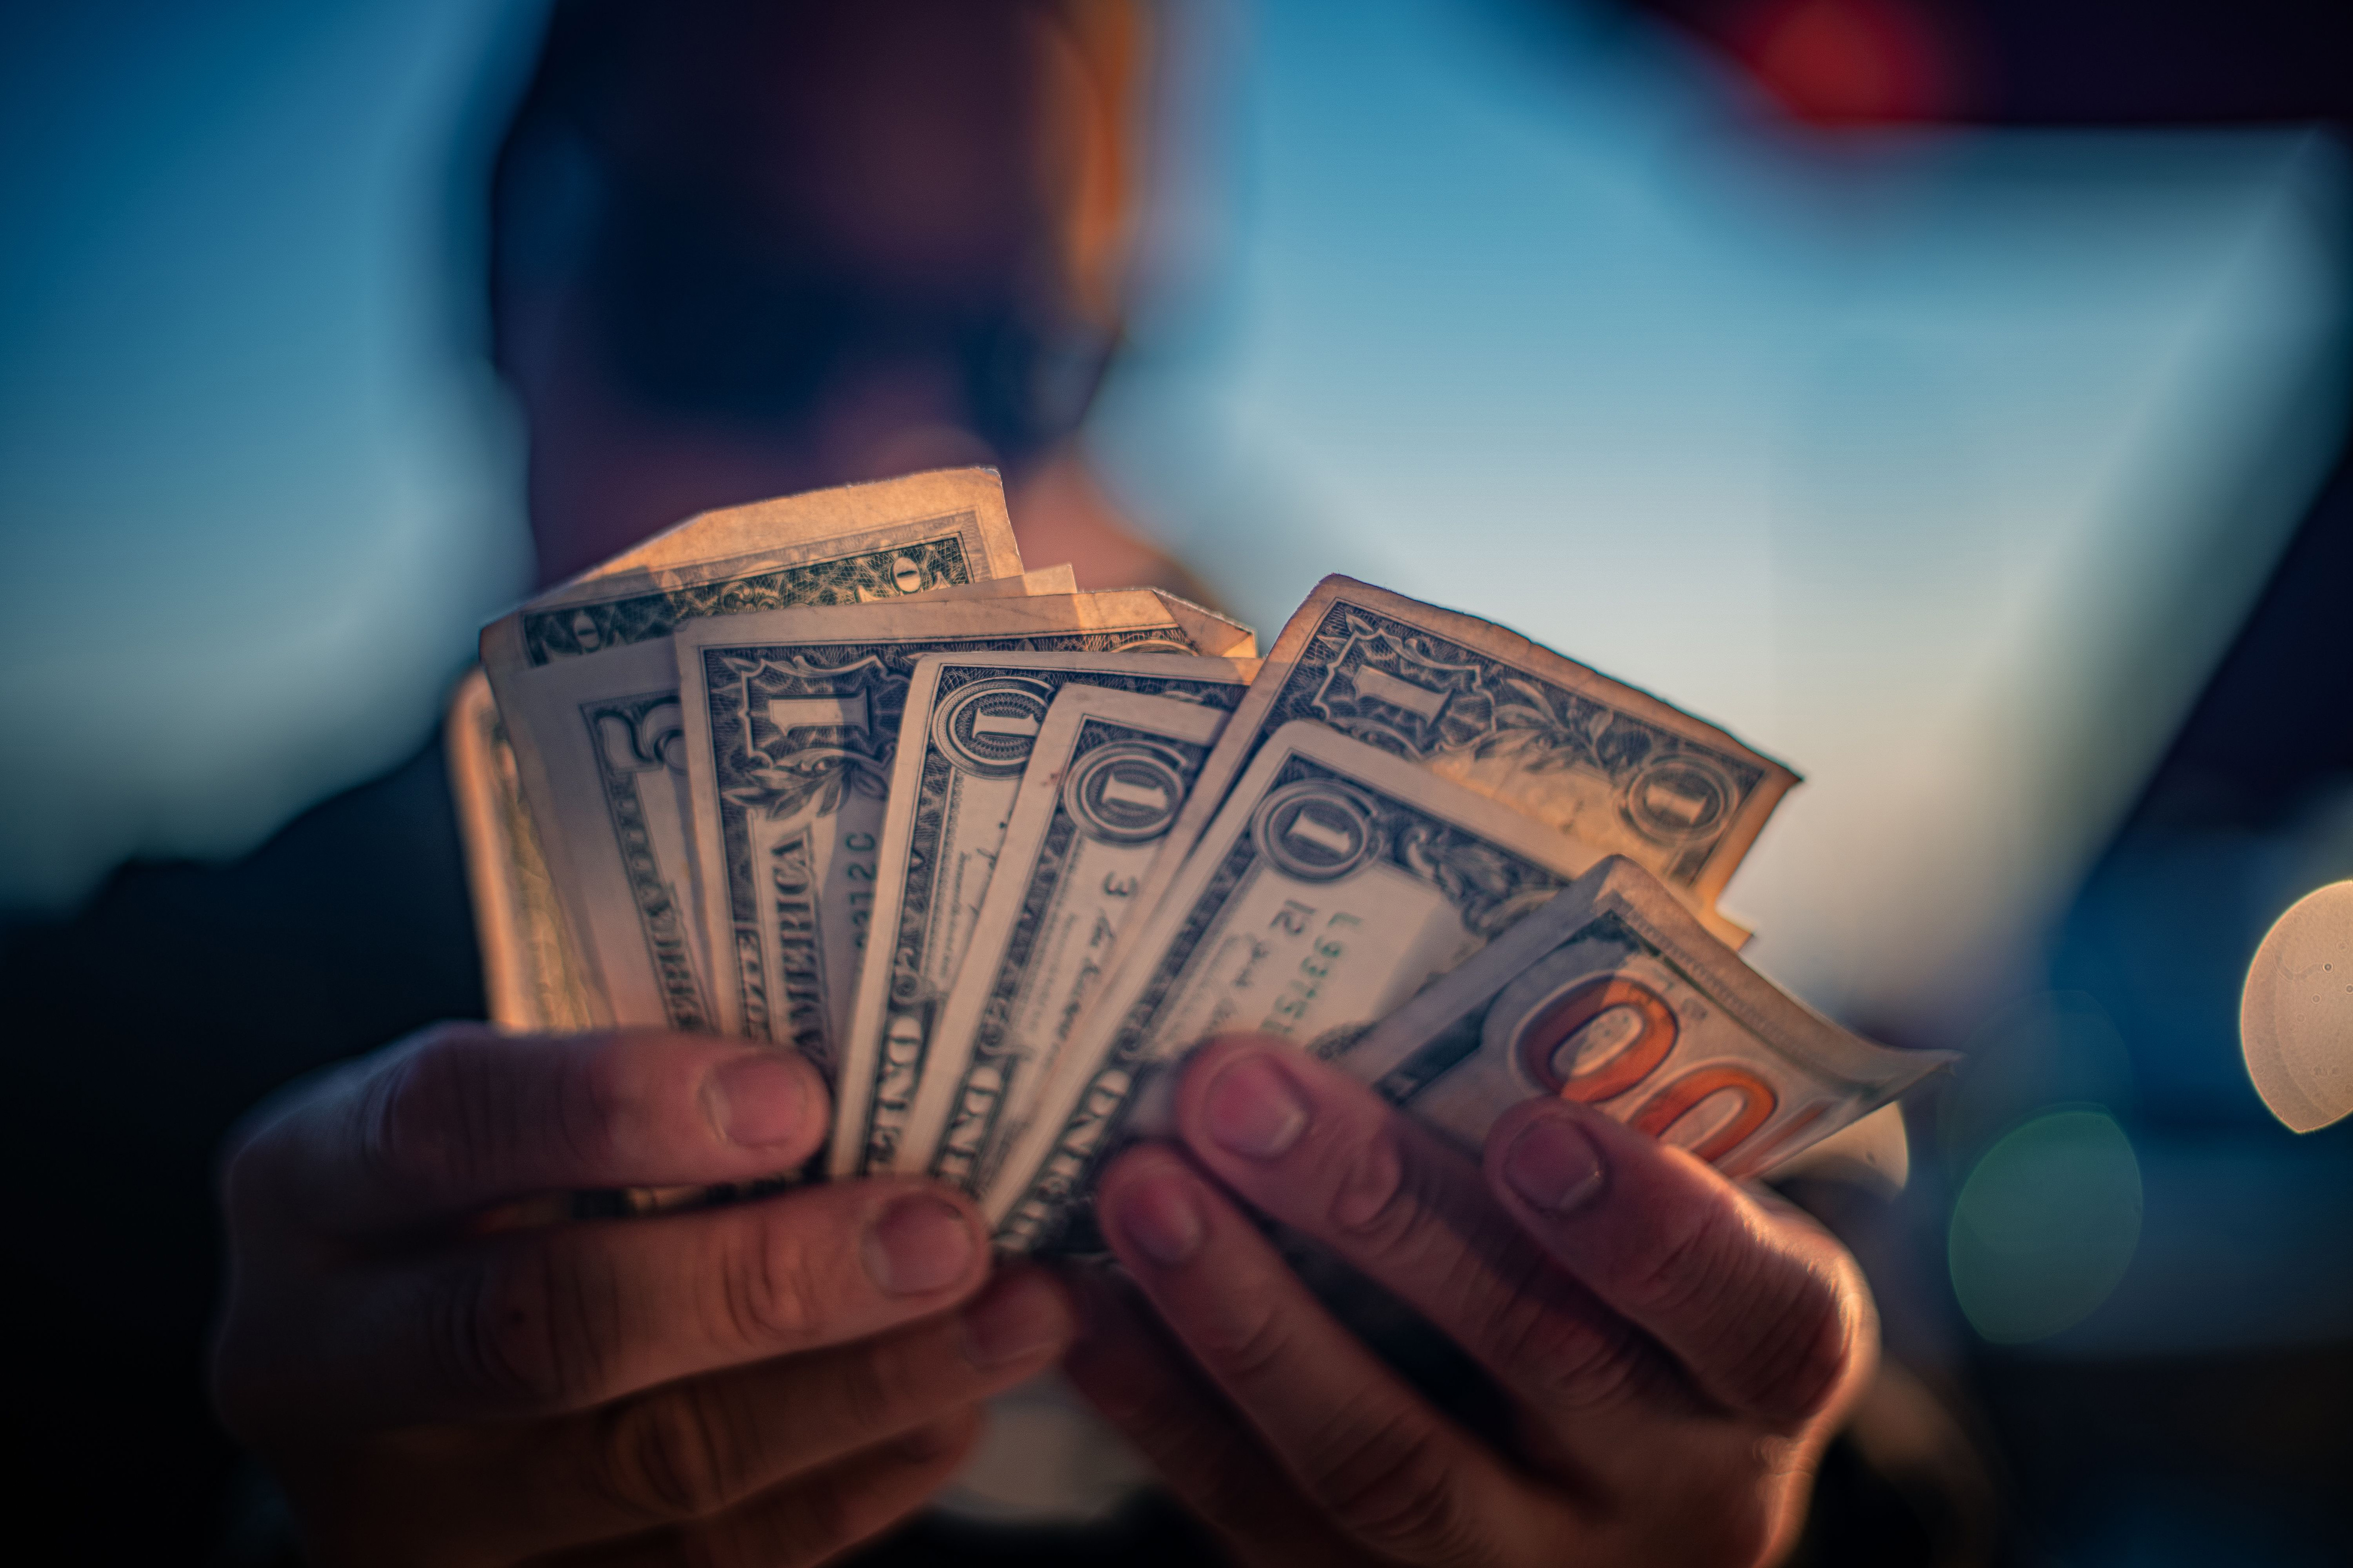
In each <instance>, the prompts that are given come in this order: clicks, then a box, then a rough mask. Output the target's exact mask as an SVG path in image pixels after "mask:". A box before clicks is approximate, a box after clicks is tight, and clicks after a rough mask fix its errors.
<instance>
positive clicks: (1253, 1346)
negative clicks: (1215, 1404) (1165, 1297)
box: [1192, 1300, 1291, 1383]
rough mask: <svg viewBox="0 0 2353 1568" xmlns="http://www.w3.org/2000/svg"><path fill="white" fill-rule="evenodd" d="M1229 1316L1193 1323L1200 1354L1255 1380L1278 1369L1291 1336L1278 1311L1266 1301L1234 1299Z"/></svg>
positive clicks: (1237, 1375)
mask: <svg viewBox="0 0 2353 1568" xmlns="http://www.w3.org/2000/svg"><path fill="white" fill-rule="evenodd" d="M1233 1309H1234V1310H1232V1311H1231V1313H1230V1314H1229V1315H1224V1316H1220V1317H1219V1318H1217V1319H1215V1320H1212V1321H1208V1322H1204V1323H1198V1324H1196V1325H1194V1327H1193V1330H1192V1331H1193V1333H1194V1334H1195V1335H1197V1336H1198V1339H1197V1343H1198V1345H1199V1347H1200V1350H1201V1352H1202V1353H1203V1355H1204V1356H1205V1357H1207V1358H1208V1359H1210V1360H1213V1361H1215V1362H1216V1363H1218V1365H1219V1367H1220V1368H1221V1369H1222V1370H1223V1371H1224V1372H1225V1373H1227V1375H1229V1376H1230V1377H1233V1378H1236V1379H1238V1380H1240V1381H1244V1382H1249V1383H1256V1382H1258V1381H1260V1380H1261V1379H1262V1378H1265V1377H1267V1376H1269V1375H1270V1374H1271V1373H1276V1372H1279V1371H1280V1369H1281V1367H1282V1363H1283V1362H1284V1360H1285V1359H1286V1357H1287V1354H1288V1350H1289V1346H1290V1342H1291V1335H1290V1333H1289V1331H1287V1329H1286V1327H1285V1325H1284V1322H1283V1321H1282V1314H1281V1313H1279V1312H1277V1311H1276V1310H1274V1308H1273V1307H1272V1306H1271V1304H1268V1303H1265V1302H1261V1301H1255V1300H1236V1301H1235V1302H1234V1303H1233Z"/></svg>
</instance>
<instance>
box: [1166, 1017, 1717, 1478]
mask: <svg viewBox="0 0 2353 1568" xmlns="http://www.w3.org/2000/svg"><path fill="white" fill-rule="evenodd" d="M1177 1121H1178V1126H1179V1128H1180V1129H1181V1130H1182V1131H1183V1132H1184V1135H1185V1138H1186V1142H1187V1144H1188V1145H1189V1146H1190V1147H1191V1148H1192V1150H1193V1152H1194V1153H1195V1155H1196V1156H1197V1157H1198V1159H1199V1160H1200V1161H1201V1163H1203V1164H1205V1165H1207V1166H1208V1168H1209V1169H1210V1170H1211V1171H1213V1172H1214V1173H1216V1174H1217V1175H1218V1176H1219V1178H1220V1179H1221V1180H1222V1181H1224V1182H1225V1183H1226V1184H1227V1185H1228V1186H1229V1187H1231V1188H1232V1189H1233V1190H1234V1191H1235V1192H1236V1193H1238V1194H1240V1195H1241V1196H1242V1197H1243V1198H1245V1199H1247V1200H1248V1201H1249V1202H1250V1204H1251V1205H1253V1206H1255V1207H1257V1208H1259V1209H1261V1210H1263V1211H1264V1212H1265V1213H1267V1214H1268V1215H1271V1216H1272V1217H1274V1218H1275V1219H1278V1220H1281V1221H1282V1223H1284V1224H1285V1225H1288V1226H1293V1228H1294V1229H1297V1230H1299V1231H1301V1232H1303V1233H1304V1234H1306V1235H1308V1236H1310V1237H1314V1239H1316V1240H1317V1241H1320V1242H1322V1243H1323V1244H1324V1246H1326V1247H1330V1248H1331V1249H1332V1250H1333V1251H1334V1252H1335V1253H1337V1254H1338V1255H1339V1256H1340V1257H1341V1258H1343V1259H1344V1260H1345V1261H1346V1262H1347V1263H1348V1264H1349V1265H1351V1266H1352V1267H1354V1268H1356V1269H1357V1270H1358V1271H1359V1272H1360V1273H1362V1274H1364V1275H1366V1277H1367V1278H1369V1279H1372V1280H1374V1281H1375V1282H1376V1283H1377V1284H1379V1285H1381V1286H1383V1287H1384V1288H1386V1289H1388V1290H1389V1291H1391V1292H1392V1293H1394V1294H1395V1295H1397V1296H1398V1298H1399V1299H1401V1300H1404V1301H1405V1302H1406V1303H1407V1304H1408V1305H1409V1306H1411V1307H1412V1308H1413V1309H1414V1310H1416V1311H1418V1312H1419V1313H1420V1314H1421V1315H1422V1317H1424V1318H1426V1319H1427V1320H1429V1321H1430V1323H1431V1324H1432V1325H1433V1326H1434V1327H1436V1328H1437V1329H1438V1330H1439V1331H1440V1332H1442V1333H1444V1334H1446V1335H1447V1336H1448V1337H1449V1338H1451V1339H1452V1340H1453V1341H1454V1342H1456V1343H1457V1344H1459V1345H1461V1347H1462V1348H1463V1349H1464V1350H1465V1351H1468V1352H1470V1353H1471V1354H1472V1356H1473V1357H1474V1358H1476V1359H1477V1360H1478V1361H1479V1363H1481V1364H1482V1365H1483V1366H1484V1367H1486V1368H1487V1370H1488V1371H1489V1372H1490V1373H1493V1375H1494V1376H1495V1378H1496V1380H1497V1381H1498V1382H1500V1383H1501V1384H1503V1385H1504V1387H1505V1388H1506V1389H1508V1390H1510V1391H1511V1392H1513V1393H1514V1394H1518V1395H1520V1396H1521V1397H1522V1398H1523V1399H1525V1401H1527V1402H1528V1403H1529V1404H1530V1405H1534V1406H1535V1407H1536V1408H1538V1409H1540V1410H1542V1411H1544V1412H1545V1413H1546V1415H1547V1416H1548V1417H1550V1418H1552V1419H1553V1420H1555V1421H1556V1422H1557V1421H1558V1420H1559V1418H1560V1417H1562V1416H1563V1415H1590V1414H1592V1413H1595V1412H1598V1411H1603V1410H1608V1411H1610V1412H1611V1413H1612V1414H1613V1417H1614V1419H1615V1423H1616V1425H1617V1426H1618V1427H1620V1429H1621V1431H1622V1428H1623V1427H1624V1426H1626V1424H1627V1423H1629V1422H1632V1423H1634V1424H1636V1425H1638V1426H1639V1425H1644V1424H1647V1423H1648V1422H1649V1420H1650V1418H1651V1416H1652V1415H1657V1414H1660V1413H1671V1412H1673V1411H1674V1410H1676V1408H1677V1407H1678V1406H1679V1405H1680V1406H1683V1407H1687V1406H1688V1405H1689V1403H1690V1400H1689V1395H1688V1394H1684V1393H1683V1392H1682V1391H1681V1390H1680V1389H1679V1388H1678V1387H1677V1385H1676V1382H1675V1379H1674V1377H1673V1375H1672V1372H1671V1370H1670V1369H1669V1368H1667V1367H1666V1365H1665V1364H1664V1363H1663V1361H1662V1358H1661V1357H1660V1355H1659V1353H1658V1352H1657V1350H1656V1349H1655V1348H1654V1347H1652V1346H1650V1345H1647V1344H1645V1343H1644V1342H1642V1337H1641V1334H1640V1333H1638V1332H1636V1331H1634V1329H1633V1328H1632V1327H1631V1326H1630V1324H1629V1323H1628V1322H1627V1321H1626V1320H1625V1319H1623V1318H1622V1317H1620V1315H1619V1314H1617V1313H1616V1312H1614V1311H1611V1310H1609V1309H1608V1308H1607V1307H1606V1306H1604V1305H1603V1304H1602V1303H1601V1302H1599V1300H1596V1299H1595V1298H1594V1296H1593V1294H1592V1293H1591V1292H1589V1291H1588V1290H1586V1289H1584V1288H1582V1287H1581V1286H1580V1285H1579V1284H1578V1283H1577V1280H1576V1279H1574V1278H1572V1277H1571V1276H1570V1275H1569V1274H1568V1273H1567V1271H1565V1270H1564V1269H1562V1268H1558V1267H1557V1266H1556V1265H1555V1264H1554V1263H1553V1262H1552V1261H1551V1259H1549V1258H1547V1257H1546V1255H1545V1253H1544V1251H1543V1249H1542V1248H1541V1247H1537V1246H1536V1245H1535V1242H1534V1241H1532V1240H1531V1239H1530V1238H1529V1237H1527V1236H1526V1235H1525V1234H1524V1233H1523V1231H1522V1230H1521V1227H1520V1226H1519V1225H1518V1224H1517V1223H1516V1222H1515V1221H1514V1219H1513V1217H1512V1215H1510V1213H1509V1212H1507V1211H1506V1210H1505V1209H1504V1208H1503V1207H1502V1206H1501V1205H1498V1204H1497V1203H1496V1202H1495V1200H1494V1198H1493V1196H1492V1195H1491V1194H1489V1193H1488V1192H1487V1190H1486V1184H1485V1182H1484V1181H1483V1180H1482V1177H1481V1175H1480V1173H1479V1169H1478V1167H1477V1166H1475V1165H1474V1164H1472V1163H1471V1161H1470V1160H1469V1159H1467V1158H1466V1157H1464V1156H1463V1155H1462V1154H1461V1152H1458V1151H1456V1150H1454V1149H1452V1148H1451V1147H1449V1146H1447V1145H1446V1144H1444V1143H1442V1142H1440V1141H1439V1139H1438V1138H1437V1137H1436V1136H1435V1135H1434V1134H1432V1133H1431V1132H1430V1131H1428V1130H1427V1129H1426V1128H1424V1127H1422V1126H1421V1125H1420V1124H1419V1123H1418V1122H1416V1121H1412V1120H1411V1119H1410V1118H1409V1117H1406V1116H1404V1115H1403V1114H1401V1113H1399V1112H1398V1110H1396V1109H1395V1108H1393V1107H1391V1106H1390V1105H1388V1103H1387V1102H1386V1101H1384V1100H1381V1099H1380V1098H1379V1097H1378V1096H1377V1095H1376V1094H1375V1093H1374V1092H1373V1091H1372V1090H1371V1089H1368V1088H1366V1086H1365V1085H1363V1084H1361V1083H1358V1082H1357V1081H1356V1079H1352V1078H1350V1077H1348V1076H1347V1075H1346V1074H1345V1073H1342V1072H1340V1071H1338V1070H1336V1069H1335V1068H1329V1067H1326V1066H1324V1064H1322V1063H1320V1062H1316V1061H1314V1060H1313V1059H1311V1058H1307V1057H1304V1056H1303V1055H1301V1054H1300V1052H1299V1051H1298V1050H1297V1048H1296V1047H1291V1046H1287V1045H1284V1044H1282V1043H1281V1042H1279V1041H1274V1040H1270V1039H1267V1038H1265V1037H1248V1036H1246V1037H1235V1038H1229V1039H1224V1040H1219V1041H1215V1042H1212V1043H1211V1044H1210V1045H1208V1046H1207V1047H1203V1048H1202V1050H1201V1051H1200V1052H1199V1053H1198V1057H1197V1059H1196V1060H1194V1061H1193V1062H1192V1063H1190V1064H1188V1066H1187V1070H1186V1073H1185V1076H1184V1079H1183V1080H1182V1081H1181V1083H1180V1084H1179V1085H1178V1088H1177ZM1582 1447H1592V1445H1590V1444H1588V1445H1583V1446H1582ZM1587 1458H1599V1459H1601V1460H1603V1461H1604V1462H1606V1461H1607V1455H1604V1454H1600V1453H1599V1452H1596V1453H1590V1454H1588V1455H1587Z"/></svg>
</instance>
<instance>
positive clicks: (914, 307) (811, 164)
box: [492, 0, 1134, 580]
mask: <svg viewBox="0 0 2353 1568" xmlns="http://www.w3.org/2000/svg"><path fill="white" fill-rule="evenodd" d="M1077 9H1078V8H1073V10H1072V11H1071V12H1068V13H1066V12H1065V11H1064V10H1063V9H1061V8H1059V7H1054V6H1049V5H1041V4H1029V3H1017V0H898V3H894V4H892V5H861V4H845V3H839V0H837V3H827V4H797V5H775V4H767V5H752V4H744V3H742V0H692V3H690V4H683V5H669V6H662V7H636V6H628V5H571V6H566V7H563V8H561V9H560V10H559V12H558V14H557V16H556V18H555V20H554V24H553V26H552V28H551V34H550V37H549V40H548V44H547V47H546V49H545V52H544V54H543V58H542V62H541V66H540V69H539V73H538V76H537V79H535V81H534V83H533V89H532V91H531V93H530V95H529V97H528V98H527V100H526V101H525V103H524V105H523V107H522V110H521V111H520V112H519V114H518V117H517V120H516V123H515V125H514V127H513V129H512V131H511V132H510V134H509V137H508V141H507V144H506V147H505V149H504V150H503V152H502V154H501V167H500V177H499V187H498V190H497V192H496V195H495V198H494V231H495V245H494V248H495V253H496V254H495V258H494V265H493V283H492V297H493V312H494V318H495V327H496V345H497V354H498V359H499V363H500V365H501V369H502V370H503V371H504V372H505V373H506V374H507V375H508V377H509V378H510V380H511V381H512V384H513V385H514V387H515V390H516V392H517V393H518V395H519V396H520V397H521V400H522V405H523V409H524V413H525V416H526V417H527V419H528V421H529V424H530V430H531V475H530V483H531V501H532V512H533V529H534V531H535V533H536V535H537V537H538V540H539V544H540V552H541V563H542V574H543V577H544V578H547V579H549V580H554V579H556V578H560V577H563V576H567V575H569V574H572V573H573V572H575V571H577V570H579V569H580V568H581V567H583V566H586V564H588V563H591V562H594V561H596V560H598V559H601V558H602V557H604V556H605V555H607V554H609V553H611V552H614V551H617V550H618V549H621V548H623V547H625V546H626V545H628V543H630V542H634V541H636V540H637V539H639V538H642V537H643V536H644V535H645V534H647V533H649V532H650V531H653V530H655V529H657V528H659V527H662V526H664V525H666V524H668V523H670V522H671V521H676V520H677V519H678V518H680V517H682V516H685V515H687V514H689V513H691V512H692V511H695V510H701V509H702V508H705V507H709V506H714V505H723V504H729V503H732V502H735V501H740V500H747V499H751V498H753V497H755V496H760V495H769V494H776V493H781V492H785V491H790V490H797V489H809V488H812V487H815V486H818V485H826V484H834V483H840V482H846V481H849V480H852V479H863V478H873V477H880V476H881V475H885V474H890V473H896V472H902V471H905V470H907V469H911V468H925V467H934V466H939V465H942V464H948V463H961V462H996V463H999V464H1001V465H1005V466H1008V467H1018V465H1020V464H1021V463H1022V462H1023V461H1024V460H1025V459H1027V458H1030V457H1031V456H1033V455H1034V454H1035V453H1036V452H1038V451H1039V450H1040V449H1041V448H1042V447H1044V446H1046V445H1047V444H1050V442H1051V441H1053V440H1054V439H1055V438H1057V437H1059V436H1060V435H1061V434H1062V433H1064V432H1066V431H1067V430H1068V429H1069V428H1070V426H1072V425H1074V424H1075V422H1076V419H1077V416H1078V414H1079V412H1080V411H1081V409H1082V407H1083V405H1084V401H1085V396H1086V394H1087V392H1088V391H1089V390H1091V388H1092V382H1093V378H1094V375H1095V374H1097V373H1098V372H1099V370H1100V366H1101V361H1102V355H1103V349H1104V346H1105V344H1106V343H1107V342H1108V338H1109V330H1110V327H1111V325H1112V322H1111V320H1110V317H1111V305H1110V290H1109V289H1107V288H1106V287H1105V286H1104V281H1103V279H1105V277H1107V275H1108V271H1109V268H1108V264H1107V262H1106V261H1105V258H1104V257H1103V254H1102V252H1103V248H1104V247H1103V234H1104V233H1106V232H1107V227H1106V225H1105V224H1104V222H1103V218H1102V216H1101V209H1102V207H1103V202H1104V197H1105V179H1104V168H1103V165H1104V163H1105V157H1106V154H1105V153H1103V150H1102V149H1101V148H1100V147H1099V146H1096V145H1095V143H1098V142H1101V141H1102V140H1103V138H1104V136H1105V135H1106V134H1108V135H1109V136H1110V137H1111V138H1112V139H1113V141H1116V139H1117V138H1118V136H1119V134H1120V132H1121V130H1122V128H1123V127H1124V118H1125V117H1124V112H1122V111H1121V108H1120V105H1119V102H1118V99H1119V95H1120V93H1121V92H1122V90H1123V89H1124V65H1125V62H1126V60H1127V59H1128V58H1131V57H1132V53H1133V44H1134V37H1133V33H1134V29H1133V27H1132V26H1128V28H1127V30H1126V32H1125V33H1124V34H1121V33H1119V32H1118V31H1117V30H1116V29H1113V31H1112V32H1110V33H1106V31H1105V29H1104V27H1103V18H1104V17H1105V16H1112V17H1113V18H1114V19H1115V18H1116V16H1121V15H1124V14H1125V13H1124V11H1123V10H1121V8H1119V7H1103V6H1095V7H1086V8H1084V9H1085V10H1086V13H1087V16H1089V17H1090V18H1091V20H1089V21H1088V22H1087V23H1086V24H1085V25H1079V24H1077V23H1074V22H1073V21H1072V20H1071V16H1073V15H1075V14H1076V10H1077ZM1130 20H1131V22H1132V18H1131V19H1130ZM1112 157H1113V172H1114V180H1115V172H1116V166H1117V161H1116V153H1115V152H1114V153H1113V154H1112ZM1116 199H1117V198H1116V193H1114V194H1113V202H1114V204H1115V203H1116ZM1091 247H1092V248H1091Z"/></svg>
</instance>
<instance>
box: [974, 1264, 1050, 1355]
mask: <svg viewBox="0 0 2353 1568" xmlns="http://www.w3.org/2000/svg"><path fill="white" fill-rule="evenodd" d="M963 1321H964V1353H965V1360H966V1361H969V1362H970V1363H972V1364H973V1365H975V1366H976V1367H979V1368H981V1369H982V1370H983V1371H986V1370H987V1369H988V1368H990V1367H993V1366H1003V1365H1005V1364H1006V1363H1008V1362H1016V1361H1025V1360H1027V1359H1029V1357H1031V1356H1034V1355H1036V1354H1038V1353H1039V1352H1040V1351H1043V1350H1047V1349H1049V1348H1050V1347H1052V1346H1054V1345H1057V1344H1060V1342H1062V1341H1064V1340H1065V1339H1068V1338H1069V1337H1070V1334H1071V1326H1072V1325H1071V1313H1070V1310H1069V1309H1068V1308H1066V1307H1065V1306H1063V1304H1062V1297H1061V1292H1060V1291H1058V1290H1056V1289H1054V1287H1053V1286H1052V1285H1051V1284H1050V1283H1049V1282H1048V1281H1047V1280H1046V1279H1044V1278H1043V1277H1041V1276H1039V1275H1036V1274H1022V1275H1016V1276H1014V1277H1013V1278H1011V1279H999V1280H998V1281H997V1284H996V1285H995V1286H993V1287H992V1288H991V1289H990V1290H989V1292H988V1294H987V1295H986V1296H984V1297H982V1298H981V1299H980V1300H977V1301H976V1302H974V1303H973V1304H972V1306H971V1307H970V1308H968V1309H966V1310H965V1314H964V1320H963Z"/></svg>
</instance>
